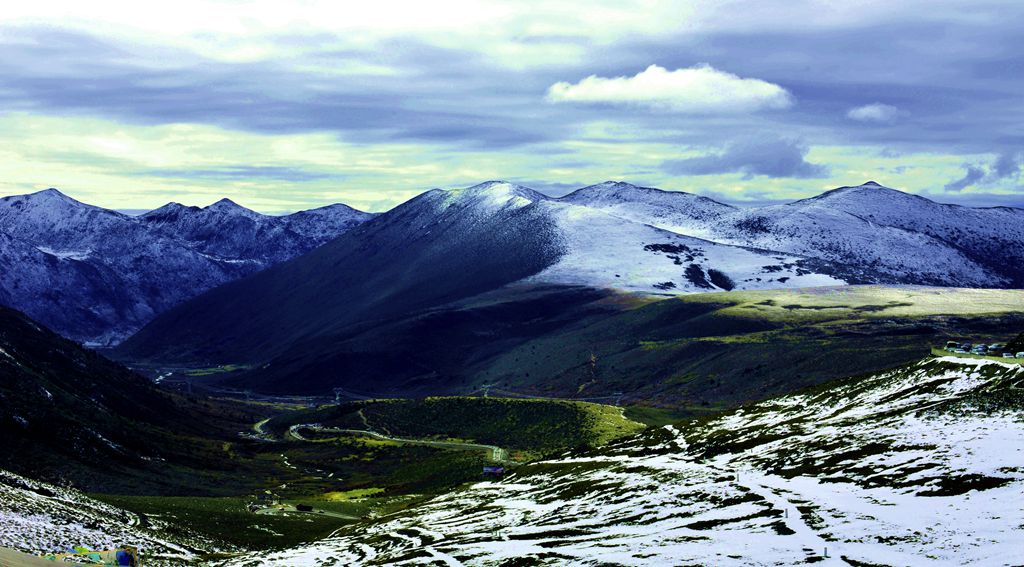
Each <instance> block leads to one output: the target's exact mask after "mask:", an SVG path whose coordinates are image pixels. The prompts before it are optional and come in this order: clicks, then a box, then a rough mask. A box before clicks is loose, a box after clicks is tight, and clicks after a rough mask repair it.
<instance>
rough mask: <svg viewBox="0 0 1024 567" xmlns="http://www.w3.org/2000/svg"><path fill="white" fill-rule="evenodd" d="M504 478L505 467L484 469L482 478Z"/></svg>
mask: <svg viewBox="0 0 1024 567" xmlns="http://www.w3.org/2000/svg"><path fill="white" fill-rule="evenodd" d="M504 476H505V467H484V478H502V477H504Z"/></svg>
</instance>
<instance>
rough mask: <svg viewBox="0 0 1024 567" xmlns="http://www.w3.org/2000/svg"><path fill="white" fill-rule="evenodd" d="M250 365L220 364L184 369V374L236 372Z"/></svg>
mask: <svg viewBox="0 0 1024 567" xmlns="http://www.w3.org/2000/svg"><path fill="white" fill-rule="evenodd" d="M249 368H250V367H249V366H247V365H244V364H222V365H220V366H213V367H210V368H196V369H194V370H187V371H185V375H186V376H211V375H213V374H226V373H229V372H238V371H240V370H247V369H249Z"/></svg>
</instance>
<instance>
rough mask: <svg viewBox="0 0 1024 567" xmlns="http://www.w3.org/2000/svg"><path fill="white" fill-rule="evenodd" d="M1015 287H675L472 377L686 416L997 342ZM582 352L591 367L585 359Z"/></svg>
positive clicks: (1023, 315) (540, 341) (1014, 312)
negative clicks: (672, 293)
mask: <svg viewBox="0 0 1024 567" xmlns="http://www.w3.org/2000/svg"><path fill="white" fill-rule="evenodd" d="M1021 328H1024V291H1022V290H986V289H958V288H929V287H920V286H900V287H887V286H875V285H872V286H841V287H820V288H806V289H791V290H759V291H732V292H720V293H706V294H690V295H682V296H678V297H674V298H670V299H665V300H662V301H658V302H656V303H651V304H647V305H644V306H641V307H638V308H635V309H632V310H628V311H622V312H619V313H616V314H613V315H611V316H608V317H603V318H600V319H591V320H587V321H581V322H579V323H577V324H575V325H573V326H571V327H568V328H566V329H564V330H562V331H560V332H556V333H551V334H548V335H545V336H541V337H538V338H535V339H533V340H530V341H528V342H526V343H524V344H522V345H519V346H517V347H514V348H511V349H508V350H506V351H504V352H503V353H501V354H500V355H498V356H497V357H495V358H494V359H492V360H490V361H488V362H487V364H486V366H485V367H484V368H483V369H482V370H480V371H479V372H478V373H477V374H476V377H475V378H474V380H473V381H472V382H471V384H473V385H479V384H483V383H489V384H496V385H497V386H496V387H498V388H502V389H505V390H511V391H515V392H518V393H524V394H532V395H546V396H552V397H593V396H605V395H609V394H613V393H615V392H623V393H624V396H623V401H624V402H625V403H627V404H630V405H637V406H646V407H656V408H663V409H668V410H673V411H675V412H677V414H683V415H686V416H690V417H697V416H700V415H705V414H707V413H710V412H713V411H715V410H716V409H722V408H730V407H735V406H738V405H741V404H744V403H748V402H753V401H758V400H763V399H766V398H769V397H772V396H775V395H779V394H784V393H787V392H790V391H793V390H797V389H800V388H805V387H808V386H813V385H815V384H821V383H824V382H827V381H829V380H833V379H837V378H842V377H845V376H851V375H855V374H860V373H864V372H873V371H880V370H884V369H887V368H892V367H895V366H899V365H902V364H906V363H908V362H912V361H914V360H919V359H920V358H922V357H924V356H927V355H928V353H929V351H930V348H931V347H932V346H933V345H935V344H937V343H938V342H939V341H943V340H945V339H946V338H947V337H949V338H956V337H961V336H963V337H970V338H972V339H974V340H976V341H979V342H991V341H1000V342H1006V341H1007V340H1008V339H1009V338H1010V337H1012V336H1013V335H1014V334H1016V333H1018V332H1019V331H1020V329H1021ZM591 356H594V357H595V358H596V364H593V365H591V364H590V363H589V361H590V360H591Z"/></svg>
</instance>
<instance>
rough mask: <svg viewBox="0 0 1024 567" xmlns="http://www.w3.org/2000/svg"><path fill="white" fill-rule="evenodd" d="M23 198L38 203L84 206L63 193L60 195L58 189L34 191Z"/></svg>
mask: <svg viewBox="0 0 1024 567" xmlns="http://www.w3.org/2000/svg"><path fill="white" fill-rule="evenodd" d="M24 197H25V198H26V199H28V200H32V201H39V202H59V203H67V204H72V205H84V204H85V203H82V202H81V201H78V200H76V199H73V198H71V197H68V196H67V195H65V194H64V193H61V191H60V190H59V189H57V188H55V187H50V188H49V189H43V190H42V191H36V192H35V193H29V194H28V195H24Z"/></svg>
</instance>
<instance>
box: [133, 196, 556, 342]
mask: <svg viewBox="0 0 1024 567" xmlns="http://www.w3.org/2000/svg"><path fill="white" fill-rule="evenodd" d="M542 199H543V197H541V196H539V195H537V194H535V193H532V192H528V190H521V189H520V188H517V187H515V186H510V185H506V186H503V187H500V188H498V189H496V190H493V191H492V190H491V188H490V187H480V188H474V189H468V190H464V192H463V193H461V194H453V193H450V192H446V191H431V192H428V193H425V194H423V195H420V196H419V197H417V198H415V199H413V200H411V201H409V202H407V203H405V204H403V205H400V206H399V207H397V208H395V209H393V210H392V211H390V212H388V213H386V214H384V215H380V216H379V217H377V218H375V219H373V220H372V221H370V222H367V223H365V224H363V225H361V226H360V227H358V228H356V229H354V230H352V231H350V232H348V233H347V234H345V235H344V236H342V237H340V238H338V239H337V240H334V241H332V242H330V243H328V244H326V245H324V246H322V247H320V248H318V249H316V250H314V251H313V252H311V253H309V254H306V255H304V256H302V257H300V258H297V259H295V260H293V261H291V262H286V263H284V264H281V265H279V266H276V267H274V268H271V269H269V270H267V271H265V272H263V273H261V274H259V275H258V276H257V277H253V278H247V279H244V280H240V281H237V282H234V283H232V284H230V285H226V286H223V287H220V288H217V289H215V290H212V291H210V292H208V293H206V294H204V295H202V296H200V297H198V298H196V299H195V300H194V301H191V302H188V303H187V304H184V305H181V306H179V307H178V308H175V309H172V310H170V311H169V312H168V313H167V314H166V316H164V317H161V318H160V319H159V320H157V321H154V322H153V323H151V324H150V325H147V326H146V327H145V328H144V329H143V330H142V331H141V332H140V333H138V334H136V335H135V336H134V337H132V338H131V339H130V340H129V341H128V342H127V343H126V344H125V345H123V348H121V349H119V352H120V353H122V355H124V356H131V357H139V358H164V357H165V356H169V357H172V358H180V359H182V360H194V359H196V358H197V357H198V358H199V359H206V360H217V359H221V358H224V357H230V358H232V359H236V360H250V359H256V358H260V359H265V357H269V356H272V355H275V354H279V353H281V352H283V351H284V350H285V349H286V348H288V347H289V346H290V345H291V344H292V343H294V342H296V341H297V340H312V339H315V338H319V337H330V336H334V335H337V334H340V333H344V332H346V330H347V329H349V328H350V327H354V326H358V327H367V326H372V325H375V324H380V323H381V322H383V321H387V320H388V319H390V318H394V317H396V316H400V315H403V314H407V313H410V312H414V311H418V310H422V309H427V308H430V307H433V306H436V305H441V304H444V303H448V302H451V301H455V300H458V299H461V298H465V297H468V296H472V295H476V294H478V293H482V292H484V291H488V290H491V289H494V288H497V287H500V286H502V285H505V284H507V283H511V282H515V281H518V280H521V279H523V278H526V277H528V276H530V275H532V274H535V273H537V272H539V271H540V270H542V269H544V268H545V267H546V266H549V265H551V264H552V263H553V262H554V261H555V260H556V259H557V258H558V257H559V255H560V254H561V253H562V248H561V244H560V243H559V241H558V239H557V237H556V234H555V232H554V226H553V225H552V223H551V222H550V219H548V218H546V217H545V215H544V210H543V209H542V208H541V207H540V206H539V203H540V202H541V200H542ZM197 329H205V330H204V331H203V332H202V335H203V337H204V338H203V339H201V340H200V341H196V340H195V339H197V338H198V337H197V335H196V334H195V332H196V330H197ZM452 346H453V348H457V345H452Z"/></svg>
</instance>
